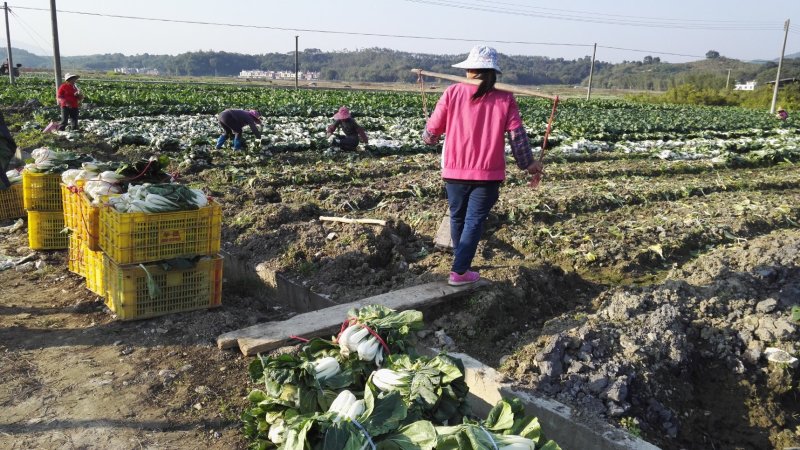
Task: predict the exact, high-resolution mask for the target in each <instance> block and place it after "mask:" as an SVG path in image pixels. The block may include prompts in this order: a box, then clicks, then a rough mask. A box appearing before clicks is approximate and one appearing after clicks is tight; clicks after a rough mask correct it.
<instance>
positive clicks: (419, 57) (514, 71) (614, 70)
mask: <svg viewBox="0 0 800 450" xmlns="http://www.w3.org/2000/svg"><path fill="white" fill-rule="evenodd" d="M13 56H14V63H20V64H22V65H23V67H26V68H42V69H45V68H52V65H53V61H52V57H49V56H39V55H36V54H33V53H31V52H29V51H26V50H23V49H17V48H14V49H13ZM465 56H466V55H433V54H421V53H409V52H401V51H396V50H390V49H381V48H370V49H363V50H357V51H341V52H323V51H320V50H317V49H305V50H303V51H302V52H301V53H300V70H302V71H314V72H320V75H321V78H322V79H325V80H344V81H371V82H392V81H414V75H413V74H411V73H410V71H409V69H412V68H423V69H427V70H433V71H437V72H448V73H459V72H460V71H459V70H457V69H453V68H451V67H450V66H451V65H452V64H453V63H455V62H458V61H460V60H462V59H463V58H464V57H465ZM797 58H800V53H795V54H792V55H788V56H787V59H786V60H785V62H784V70H783V72H782V77H784V78H786V77H800V59H797ZM499 64H500V66H501V67H502V68H503V75H502V78H503V81H504V82H507V83H515V84H523V85H542V84H562V85H580V84H585V83H586V81H587V78H588V75H589V68H590V65H591V60H590V58H589V57H584V58H579V59H574V60H567V59H564V58H547V57H541V56H521V55H502V54H501V55H500V61H499ZM62 66H63V67H64V68H65V70H67V69H69V70H90V71H100V72H108V71H113V69H114V68H117V67H135V68H155V69H158V70H159V72H160V73H162V74H164V75H175V76H181V75H192V76H238V75H239V72H240V71H242V70H253V69H263V70H288V71H294V52H286V53H267V54H262V55H246V54H240V53H228V52H212V51H199V52H188V53H181V54H178V55H151V54H147V53H145V54H141V55H123V54H121V53H113V54H102V55H87V56H66V57H62ZM776 67H777V63H776V62H773V61H762V62H745V61H739V60H735V59H729V58H725V57H723V56H719V57H714V58H707V59H704V60H699V61H693V62H688V63H667V62H661V60H660V59H659V58H658V57H653V56H645V57H643V58H642V59H641V60H639V61H625V62H622V63H617V64H612V63H607V62H601V61H598V62H596V65H595V85H596V86H598V87H604V88H620V89H650V90H666V89H668V88H669V87H670V86H674V85H677V84H682V83H687V82H690V83H692V84H695V85H697V86H700V87H711V88H721V87H724V86H725V83H726V82H727V81H728V80H727V76H728V70H730V71H731V78H730V83H731V84H733V83H735V82H737V81H739V82H743V81H748V80H756V81H758V82H759V83H764V82H766V81H770V80H773V79H774V78H775V73H776Z"/></svg>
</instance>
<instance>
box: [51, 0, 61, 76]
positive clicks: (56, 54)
mask: <svg viewBox="0 0 800 450" xmlns="http://www.w3.org/2000/svg"><path fill="white" fill-rule="evenodd" d="M50 22H51V23H52V25H53V68H54V69H55V71H56V90H58V87H59V86H60V85H61V52H60V51H59V50H58V19H57V18H56V0H50Z"/></svg>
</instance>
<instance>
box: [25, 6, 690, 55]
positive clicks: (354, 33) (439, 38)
mask: <svg viewBox="0 0 800 450" xmlns="http://www.w3.org/2000/svg"><path fill="white" fill-rule="evenodd" d="M406 1H410V2H416V3H429V4H433V3H436V2H431V1H426V0H406ZM442 1H447V0H440V3H441V2H442ZM15 8H16V9H25V10H32V11H48V12H49V9H47V8H35V7H25V6H16V7H15ZM57 11H58V12H59V13H64V14H76V15H84V16H94V17H109V18H118V19H128V20H144V21H153V22H166V23H183V24H190V25H212V26H222V27H234V28H251V29H266V30H277V31H293V32H306V33H322V34H340V35H351V36H371V37H390V38H400V39H417V40H435V41H460V42H487V43H488V42H491V43H500V44H521V45H546V46H568V47H587V48H588V47H592V44H580V43H563V42H533V41H514V40H496V39H475V38H460V37H446V36H417V35H407V34H388V33H367V32H357V31H338V30H323V29H311V28H293V27H276V26H269V25H247V24H235V23H224V22H208V21H199V20H185V19H165V18H157V17H143V16H131V15H121V14H106V13H95V12H86V11H71V10H57ZM598 47H599V48H605V49H610V50H621V51H630V52H636V53H649V54H653V55H670V56H681V57H689V58H704V57H705V56H702V55H693V54H686V53H676V52H665V51H660V50H646V49H634V48H625V47H617V46H610V45H600V44H598Z"/></svg>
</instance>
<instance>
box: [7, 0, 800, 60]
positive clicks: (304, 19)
mask: <svg viewBox="0 0 800 450" xmlns="http://www.w3.org/2000/svg"><path fill="white" fill-rule="evenodd" d="M56 3H57V8H58V9H59V10H63V11H64V12H61V13H59V16H58V26H59V36H60V38H59V39H60V47H61V53H62V54H63V55H67V56H74V55H87V54H94V53H116V52H118V53H124V54H129V55H130V54H138V53H151V54H177V53H182V52H186V51H197V50H215V51H222V50H224V51H229V52H239V53H266V52H287V51H291V50H293V49H294V36H295V35H299V36H300V48H301V49H304V48H319V49H322V50H326V51H328V50H343V49H349V50H354V49H359V48H368V47H385V48H392V49H397V50H403V51H412V52H420V53H449V54H456V53H466V52H467V51H469V49H470V48H471V47H472V46H473V45H474V44H475V43H474V42H465V41H454V40H435V39H430V40H429V39H405V38H397V37H383V36H359V35H345V34H335V33H318V32H312V31H293V30H274V29H266V28H244V27H227V26H216V25H194V24H184V23H167V22H155V21H142V20H133V19H123V18H112V17H98V16H91V15H81V14H71V13H67V12H66V11H76V12H84V13H95V14H110V15H127V16H139V17H149V18H159V19H175V20H186V21H201V22H213V23H227V24H237V25H249V26H253V27H280V28H301V29H306V30H328V31H339V32H360V33H373V34H393V35H411V36H427V37H446V38H459V39H475V40H481V41H486V42H487V43H489V44H490V45H493V46H495V47H496V48H497V49H498V50H499V51H500V52H502V53H506V54H524V55H541V56H549V57H563V58H567V59H572V58H577V57H582V56H585V55H590V54H591V47H590V46H591V44H592V43H594V42H597V43H598V45H599V46H601V47H600V48H599V49H598V55H597V57H598V59H600V60H603V61H611V62H618V61H622V60H638V59H641V58H642V57H644V56H645V55H647V54H652V55H653V56H660V57H661V59H662V60H664V61H670V62H682V61H689V60H693V59H697V58H695V57H693V56H695V55H696V56H702V55H704V54H705V53H706V51H708V50H711V49H714V50H717V51H719V52H720V53H721V54H722V55H724V56H729V57H732V58H737V59H743V60H751V59H762V58H763V59H772V58H777V57H778V55H779V53H780V47H781V43H782V39H783V31H782V26H783V22H784V20H785V19H787V18H790V19H793V20H794V21H795V23H794V24H793V25H792V28H791V30H792V31H791V32H790V33H789V41H788V44H787V48H786V52H787V54H789V53H793V52H797V51H800V1H798V0H783V1H773V0H763V1H760V2H752V1H745V0H727V1H722V0H713V1H709V0H705V1H704V0H693V1H688V0H661V1H658V2H655V1H651V0H638V1H635V0H614V1H611V0H594V1H590V0H569V1H560V2H555V1H526V0H497V1H494V0H492V1H489V0H374V1H366V0H352V1H346V0H342V1H338V2H331V1H325V2H323V1H319V0H291V1H286V0H283V1H269V0H261V1H256V0H238V1H211V0H193V1H190V0H135V1H121V0H105V1H100V0H57V1H56ZM9 7H10V9H11V10H12V11H13V12H14V14H13V15H12V16H11V18H10V20H11V23H10V28H11V34H12V45H13V46H15V47H16V46H20V47H22V48H25V49H27V50H30V51H33V52H34V53H37V54H50V52H51V51H52V44H51V29H50V15H49V7H50V2H49V0H15V1H10V2H9ZM25 8H42V9H45V10H47V11H38V10H32V9H25ZM492 41H509V42H510V41H518V42H525V43H524V44H519V43H509V42H506V43H503V42H492ZM544 42H547V43H555V44H580V45H579V46H564V45H542V44H538V43H544ZM604 47H620V48H625V49H630V50H617V49H610V48H604ZM632 50H644V51H643V52H642V51H632ZM656 52H666V53H676V54H681V55H690V56H678V55H669V54H659V53H656Z"/></svg>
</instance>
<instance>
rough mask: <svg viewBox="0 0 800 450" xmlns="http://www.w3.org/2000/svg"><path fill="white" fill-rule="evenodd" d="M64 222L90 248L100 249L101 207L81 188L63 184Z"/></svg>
mask: <svg viewBox="0 0 800 450" xmlns="http://www.w3.org/2000/svg"><path fill="white" fill-rule="evenodd" d="M61 198H62V199H63V202H64V224H65V225H66V226H67V228H69V229H70V230H72V232H73V233H74V234H76V235H77V236H78V237H79V238H80V240H81V241H83V242H84V243H85V244H86V246H87V247H88V248H89V250H93V251H98V250H100V207H99V206H96V205H92V200H91V199H90V198H89V196H88V195H86V193H85V192H83V191H82V190H81V189H80V188H74V187H72V188H70V187H67V186H66V185H64V184H62V185H61Z"/></svg>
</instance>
